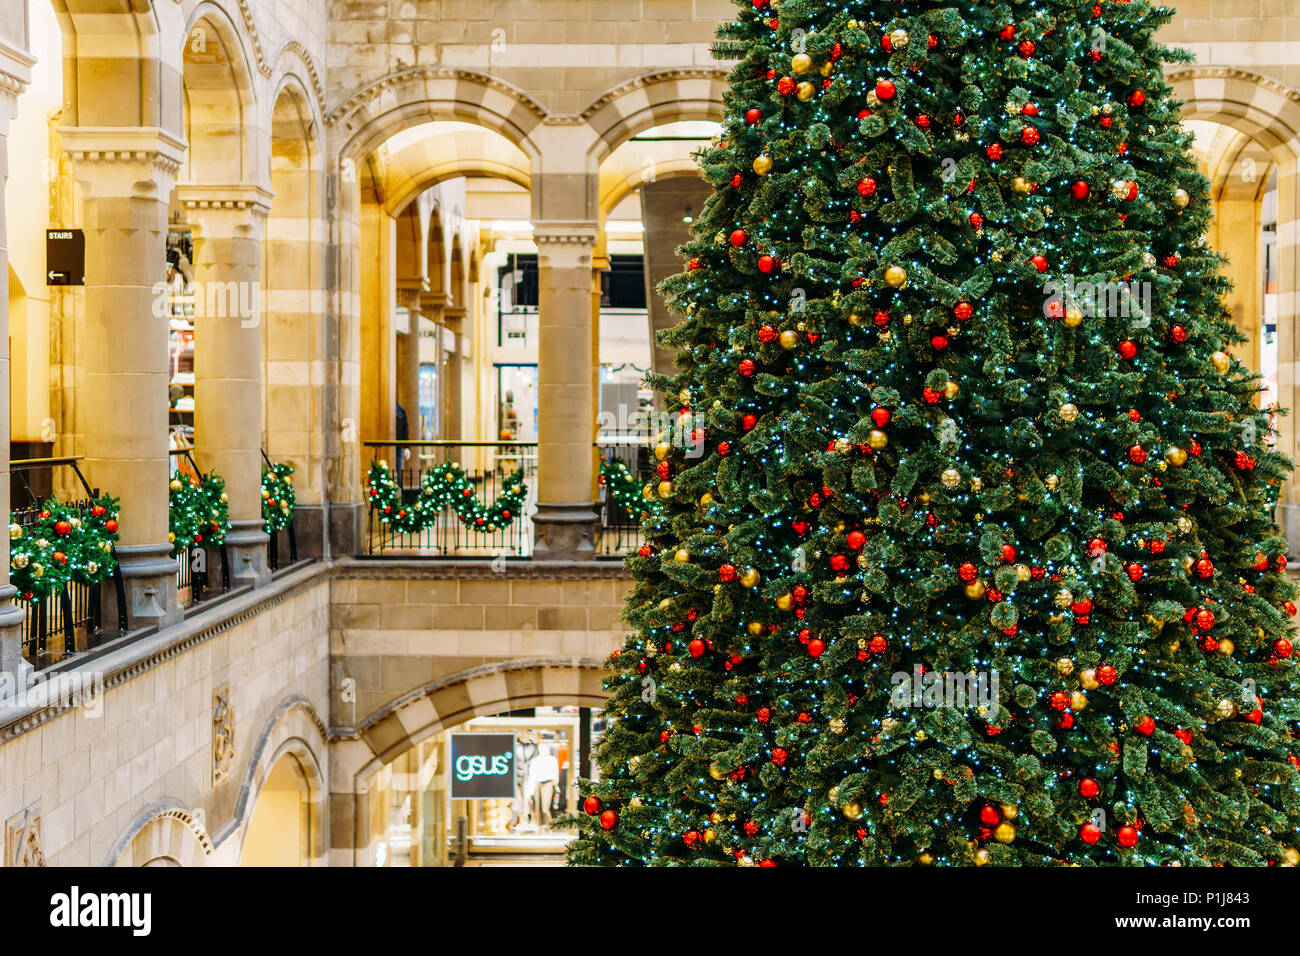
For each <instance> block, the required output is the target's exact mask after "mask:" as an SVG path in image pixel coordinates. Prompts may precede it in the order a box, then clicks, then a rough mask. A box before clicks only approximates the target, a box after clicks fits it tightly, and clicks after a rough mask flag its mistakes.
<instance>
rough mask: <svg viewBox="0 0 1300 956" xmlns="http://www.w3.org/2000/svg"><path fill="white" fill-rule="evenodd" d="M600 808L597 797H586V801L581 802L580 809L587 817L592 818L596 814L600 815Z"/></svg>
mask: <svg viewBox="0 0 1300 956" xmlns="http://www.w3.org/2000/svg"><path fill="white" fill-rule="evenodd" d="M600 807H601V803H600V798H599V797H588V798H587V799H586V800H583V801H582V809H583V811H584V812H585V813H586V814H587V815H588V816H593V817H594V816H595V815H596V814H598V813H600Z"/></svg>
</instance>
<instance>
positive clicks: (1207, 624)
mask: <svg viewBox="0 0 1300 956" xmlns="http://www.w3.org/2000/svg"><path fill="white" fill-rule="evenodd" d="M1214 620H1215V619H1214V612H1213V611H1211V610H1209V609H1208V608H1202V609H1201V610H1199V611H1197V612H1196V626H1197V627H1199V628H1200V629H1201V630H1202V631H1208V630H1210V629H1211V628H1213V627H1214Z"/></svg>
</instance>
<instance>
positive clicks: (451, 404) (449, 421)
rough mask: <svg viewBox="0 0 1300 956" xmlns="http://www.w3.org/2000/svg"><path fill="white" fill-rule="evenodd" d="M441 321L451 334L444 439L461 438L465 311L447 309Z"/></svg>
mask: <svg viewBox="0 0 1300 956" xmlns="http://www.w3.org/2000/svg"><path fill="white" fill-rule="evenodd" d="M442 317H443V321H444V322H445V323H446V325H447V331H449V332H451V334H452V346H451V358H449V359H448V360H447V408H446V413H445V414H446V419H445V422H446V424H445V426H444V429H443V430H444V431H445V432H446V437H447V438H450V439H452V440H459V439H460V438H461V437H462V423H463V421H464V412H463V407H464V402H465V393H464V388H465V381H464V375H465V310H464V309H462V308H457V307H448V308H446V309H444V310H443V313H442Z"/></svg>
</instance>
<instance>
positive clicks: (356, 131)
mask: <svg viewBox="0 0 1300 956" xmlns="http://www.w3.org/2000/svg"><path fill="white" fill-rule="evenodd" d="M545 117H546V111H545V110H544V109H543V108H542V107H541V106H540V105H539V104H538V103H537V101H536V100H534V99H533V98H532V97H530V96H529V95H528V94H527V93H525V92H524V91H523V90H521V89H519V88H518V87H515V86H512V85H511V84H509V83H506V82H504V81H503V80H499V79H497V78H495V77H491V76H488V75H487V74H485V73H478V72H475V71H473V70H460V69H450V68H443V67H414V68H411V69H408V70H400V71H398V72H396V73H390V74H388V75H387V76H384V77H381V78H380V79H378V80H375V81H374V82H373V83H369V84H367V85H366V86H364V87H362V88H361V89H359V90H357V91H356V92H354V93H352V94H351V95H349V96H347V97H346V98H344V100H343V102H341V103H340V104H339V105H338V106H337V107H335V108H334V109H333V110H331V111H330V113H329V114H328V115H327V116H326V122H327V123H329V124H330V126H331V127H332V128H333V129H334V130H335V131H336V134H337V136H338V139H339V142H340V148H339V150H338V155H339V157H340V159H352V160H357V159H359V158H360V157H362V156H365V155H366V154H367V153H369V152H371V151H372V150H374V149H376V148H377V147H378V146H379V145H380V144H381V143H383V142H385V141H386V140H388V139H389V138H390V137H391V136H393V135H394V134H395V133H397V132H399V131H400V130H403V129H406V128H408V127H411V126H417V125H419V124H421V123H429V122H437V121H439V120H459V121H462V122H467V123H473V124H475V125H477V126H482V127H484V128H486V129H490V130H492V131H494V132H497V133H500V134H501V135H502V136H504V137H506V139H508V140H510V142H512V143H514V144H515V145H516V146H518V147H519V148H520V149H522V150H524V151H525V152H526V153H528V154H529V156H530V158H532V157H536V155H537V150H536V147H535V146H534V145H533V144H532V143H531V141H530V136H531V135H532V133H533V131H534V130H535V129H536V128H537V127H538V126H539V125H541V123H542V120H543V119H544V118H545Z"/></svg>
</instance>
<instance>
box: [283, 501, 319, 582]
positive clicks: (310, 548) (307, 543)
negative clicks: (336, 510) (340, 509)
mask: <svg viewBox="0 0 1300 956" xmlns="http://www.w3.org/2000/svg"><path fill="white" fill-rule="evenodd" d="M328 520H329V512H328V510H327V509H326V506H325V505H303V504H300V505H297V506H296V507H295V508H294V509H293V535H294V540H295V541H297V543H298V557H299V558H323V557H325V555H326V553H327V552H326V547H327V544H328V541H329V538H328V536H327V534H326V524H327V523H328ZM287 548H288V544H287V541H286V536H285V535H283V534H282V535H281V536H280V566H281V567H283V566H284V565H285V564H287V563H288V561H289V555H288V551H287Z"/></svg>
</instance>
